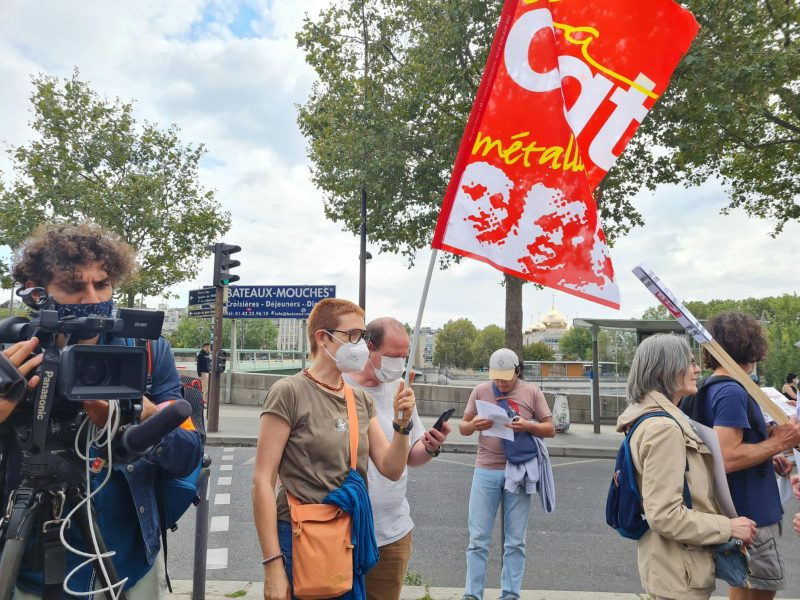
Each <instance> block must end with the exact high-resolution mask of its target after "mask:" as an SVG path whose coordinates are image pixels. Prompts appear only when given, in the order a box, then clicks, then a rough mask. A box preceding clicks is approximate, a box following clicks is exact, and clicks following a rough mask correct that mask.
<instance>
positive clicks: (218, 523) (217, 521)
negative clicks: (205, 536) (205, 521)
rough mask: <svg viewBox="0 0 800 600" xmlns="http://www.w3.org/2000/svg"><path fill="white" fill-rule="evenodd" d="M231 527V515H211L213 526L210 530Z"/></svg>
mask: <svg viewBox="0 0 800 600" xmlns="http://www.w3.org/2000/svg"><path fill="white" fill-rule="evenodd" d="M229 529H230V517H228V516H224V517H211V526H210V527H209V529H208V530H209V531H210V532H211V533H215V532H217V531H228V530H229Z"/></svg>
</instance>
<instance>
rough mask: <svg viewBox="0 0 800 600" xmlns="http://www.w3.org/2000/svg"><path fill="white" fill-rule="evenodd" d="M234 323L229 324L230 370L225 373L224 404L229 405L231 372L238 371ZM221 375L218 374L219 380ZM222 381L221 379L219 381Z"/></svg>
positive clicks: (237, 347) (237, 348)
mask: <svg viewBox="0 0 800 600" xmlns="http://www.w3.org/2000/svg"><path fill="white" fill-rule="evenodd" d="M236 333H237V332H236V321H235V320H234V321H233V323H231V368H230V369H229V370H228V372H227V373H225V404H230V403H231V385H232V380H233V372H234V371H236V370H238V369H239V358H238V357H239V345H238V344H237V343H236V342H237V340H236ZM221 377H222V374H220V378H221ZM220 381H222V379H220Z"/></svg>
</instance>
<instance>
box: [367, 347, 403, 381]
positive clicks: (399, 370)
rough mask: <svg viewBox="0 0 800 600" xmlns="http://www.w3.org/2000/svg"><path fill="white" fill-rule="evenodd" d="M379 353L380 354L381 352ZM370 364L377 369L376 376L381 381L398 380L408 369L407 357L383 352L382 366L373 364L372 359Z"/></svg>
mask: <svg viewBox="0 0 800 600" xmlns="http://www.w3.org/2000/svg"><path fill="white" fill-rule="evenodd" d="M378 354H380V352H379V353H378ZM369 364H371V365H372V369H373V370H374V371H375V377H376V378H377V379H378V381H380V382H381V383H391V382H392V381H397V380H398V379H400V378H401V377H402V376H403V371H405V370H406V359H405V358H403V357H402V356H384V355H383V354H381V366H380V368H377V367H376V366H375V365H373V364H372V361H371V360H370V361H369Z"/></svg>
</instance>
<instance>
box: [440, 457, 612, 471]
mask: <svg viewBox="0 0 800 600" xmlns="http://www.w3.org/2000/svg"><path fill="white" fill-rule="evenodd" d="M433 460H435V461H436V462H444V463H450V464H451V465H461V466H462V467H469V468H474V467H475V465H474V464H472V463H463V462H459V461H457V460H447V459H446V458H434V459H433ZM598 460H606V459H602V458H587V459H584V460H573V461H572V462H565V463H558V464H553V465H552V467H553V468H554V469H555V468H556V467H568V466H570V465H582V464H584V463H590V462H597V461H598Z"/></svg>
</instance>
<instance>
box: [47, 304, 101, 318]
mask: <svg viewBox="0 0 800 600" xmlns="http://www.w3.org/2000/svg"><path fill="white" fill-rule="evenodd" d="M53 304H54V306H55V308H56V310H58V318H59V319H63V318H64V317H70V316H71V317H76V318H79V317H88V316H90V315H94V316H96V317H110V316H111V311H112V310H113V308H114V301H113V300H106V301H105V302H97V303H95V304H59V303H58V302H55V301H53Z"/></svg>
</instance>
